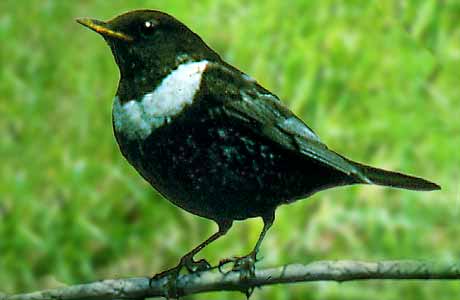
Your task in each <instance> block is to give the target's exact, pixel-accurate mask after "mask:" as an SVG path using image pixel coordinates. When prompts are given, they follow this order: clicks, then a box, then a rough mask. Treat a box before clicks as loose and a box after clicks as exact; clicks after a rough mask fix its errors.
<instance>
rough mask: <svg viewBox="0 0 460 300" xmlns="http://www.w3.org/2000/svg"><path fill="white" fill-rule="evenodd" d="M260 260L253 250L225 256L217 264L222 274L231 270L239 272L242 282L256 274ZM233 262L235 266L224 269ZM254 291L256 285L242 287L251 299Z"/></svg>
mask: <svg viewBox="0 0 460 300" xmlns="http://www.w3.org/2000/svg"><path fill="white" fill-rule="evenodd" d="M257 261H258V259H257V257H256V253H255V252H251V253H250V254H248V255H246V256H236V257H232V258H225V259H222V260H221V261H220V262H219V265H218V266H217V268H218V270H219V272H221V273H222V274H225V275H226V274H228V273H230V272H239V274H240V280H241V281H242V282H245V281H248V280H250V279H252V278H254V277H255V276H256V262H257ZM229 263H233V267H232V269H231V270H230V271H227V272H226V271H224V270H223V269H222V267H223V266H225V265H227V264H229ZM253 291H254V287H245V288H243V289H242V292H243V293H244V294H245V295H246V297H247V298H248V299H249V297H250V296H251V294H252V292H253Z"/></svg>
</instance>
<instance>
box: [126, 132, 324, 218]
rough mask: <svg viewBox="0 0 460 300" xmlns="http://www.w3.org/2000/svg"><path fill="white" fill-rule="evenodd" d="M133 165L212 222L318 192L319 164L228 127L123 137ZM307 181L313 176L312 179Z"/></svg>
mask: <svg viewBox="0 0 460 300" xmlns="http://www.w3.org/2000/svg"><path fill="white" fill-rule="evenodd" d="M118 141H119V143H120V147H121V149H122V152H123V153H124V155H125V156H126V157H127V158H128V160H129V161H130V162H131V164H132V165H133V166H134V167H135V168H136V169H137V170H138V171H139V172H140V173H141V174H142V175H143V177H144V178H145V179H146V180H148V181H149V182H150V183H151V184H152V185H153V186H154V187H155V188H156V189H157V190H158V191H159V192H160V193H162V194H163V195H164V196H165V197H166V198H168V200H170V201H171V202H173V203H175V204H176V205H178V206H180V207H182V208H183V209H185V210H187V211H189V212H192V213H194V214H197V215H200V216H203V217H206V218H210V219H215V220H219V219H245V218H249V217H255V216H261V215H263V214H264V213H266V212H267V211H271V210H273V209H275V208H276V206H278V205H279V204H281V203H283V202H287V201H290V200H292V199H296V198H299V197H301V196H303V195H306V194H309V193H311V192H312V191H313V190H314V189H316V188H317V186H316V185H315V184H312V185H311V186H308V185H309V184H308V182H313V183H314V182H315V177H316V176H319V175H321V174H317V172H316V169H315V168H316V167H315V165H314V164H309V163H308V162H307V160H305V159H304V158H302V157H300V156H299V155H294V154H293V153H291V152H288V151H287V150H283V149H281V148H280V147H277V145H274V144H273V143H272V142H270V141H266V140H260V139H257V138H256V137H255V136H254V134H252V133H251V132H250V131H246V130H244V129H242V128H236V127H232V126H231V125H229V124H226V125H225V126H217V125H216V124H209V123H205V124H200V125H196V124H195V126H190V127H181V126H166V127H162V128H159V129H157V130H156V131H154V132H153V133H152V134H151V135H150V136H149V137H148V138H147V139H145V140H144V141H142V142H136V143H132V142H131V143H129V142H127V141H124V140H123V138H122V137H118ZM308 177H311V178H310V180H308Z"/></svg>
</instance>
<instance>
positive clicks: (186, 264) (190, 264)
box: [149, 256, 211, 299]
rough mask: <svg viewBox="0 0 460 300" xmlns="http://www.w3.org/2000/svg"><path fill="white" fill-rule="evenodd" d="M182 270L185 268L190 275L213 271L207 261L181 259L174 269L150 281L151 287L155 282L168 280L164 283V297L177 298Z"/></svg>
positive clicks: (189, 258) (186, 257)
mask: <svg viewBox="0 0 460 300" xmlns="http://www.w3.org/2000/svg"><path fill="white" fill-rule="evenodd" d="M182 268H185V269H186V270H187V272H188V273H190V274H193V273H198V272H203V271H206V270H209V269H211V265H210V264H209V263H208V262H207V261H206V260H205V259H200V260H198V261H195V260H193V257H190V256H184V257H182V258H181V260H180V262H179V264H177V266H175V267H174V268H171V269H168V270H165V271H163V272H160V273H158V274H155V275H154V276H152V277H151V278H150V280H149V286H150V287H151V286H152V284H153V282H155V281H159V280H161V279H163V278H166V281H165V282H164V283H163V290H164V295H165V296H166V298H167V299H169V298H177V297H178V296H179V295H178V290H177V279H178V278H179V275H180V272H181V270H182Z"/></svg>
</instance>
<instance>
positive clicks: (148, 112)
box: [113, 60, 208, 139]
mask: <svg viewBox="0 0 460 300" xmlns="http://www.w3.org/2000/svg"><path fill="white" fill-rule="evenodd" d="M207 65H208V61H206V60H203V61H199V62H187V63H184V64H181V65H179V67H178V68H177V69H175V70H174V71H172V72H171V73H170V74H169V75H168V76H167V77H165V78H164V79H163V81H162V82H161V83H160V85H158V87H157V88H156V89H155V90H154V91H153V92H151V93H148V94H145V95H144V96H143V97H142V99H140V100H136V99H133V100H130V101H128V102H126V103H124V104H121V103H120V99H119V98H118V97H115V99H114V103H113V120H114V124H115V130H116V131H117V132H121V133H123V134H124V135H125V136H126V137H128V138H129V139H145V138H146V137H148V136H149V135H150V134H151V133H152V131H153V130H154V129H156V128H159V127H161V126H163V125H164V124H165V123H167V122H169V121H170V120H171V117H173V116H176V115H177V114H179V113H180V112H181V111H182V110H183V109H184V108H185V107H186V106H187V105H190V104H192V103H193V99H194V97H195V94H196V92H197V91H198V89H199V88H200V84H201V78H202V75H203V72H204V70H205V69H206V66H207Z"/></svg>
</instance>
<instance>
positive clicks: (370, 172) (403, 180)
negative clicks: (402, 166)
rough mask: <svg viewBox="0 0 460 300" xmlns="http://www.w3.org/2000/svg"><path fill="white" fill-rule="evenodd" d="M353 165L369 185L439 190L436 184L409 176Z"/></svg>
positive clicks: (357, 164)
mask: <svg viewBox="0 0 460 300" xmlns="http://www.w3.org/2000/svg"><path fill="white" fill-rule="evenodd" d="M353 163H354V164H355V166H356V167H358V168H359V169H360V170H361V172H362V175H363V176H364V177H365V178H367V179H369V181H370V183H371V184H377V185H384V186H391V187H395V188H401V189H408V190H417V191H433V190H440V189H441V187H440V186H439V185H437V184H436V183H433V182H430V181H428V180H425V179H423V178H419V177H414V176H409V175H405V174H401V173H398V172H393V171H386V170H382V169H378V168H374V167H371V166H366V165H362V164H359V163H356V162H353Z"/></svg>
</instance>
